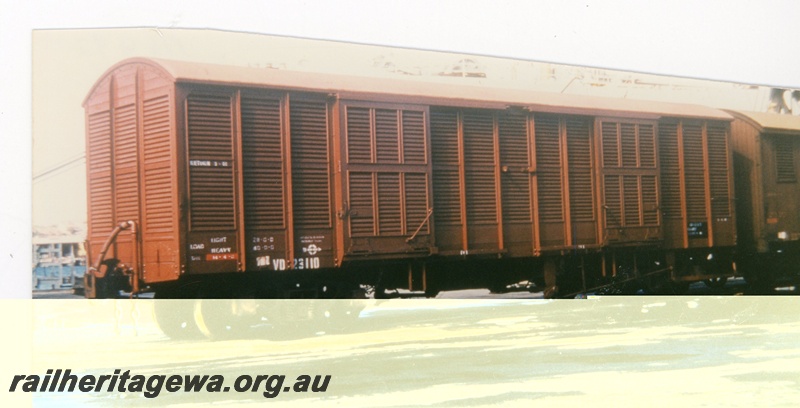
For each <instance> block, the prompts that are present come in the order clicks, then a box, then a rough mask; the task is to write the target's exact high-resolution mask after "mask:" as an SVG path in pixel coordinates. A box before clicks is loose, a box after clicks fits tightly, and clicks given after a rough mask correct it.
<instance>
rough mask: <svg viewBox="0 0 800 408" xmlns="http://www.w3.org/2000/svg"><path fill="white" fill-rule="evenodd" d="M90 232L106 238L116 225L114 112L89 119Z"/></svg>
mask: <svg viewBox="0 0 800 408" xmlns="http://www.w3.org/2000/svg"><path fill="white" fill-rule="evenodd" d="M88 127H89V129H88V134H89V136H88V139H89V140H88V150H89V152H88V153H89V157H90V159H91V160H89V161H88V166H89V181H88V184H89V194H90V196H89V210H90V211H91V214H92V216H91V218H90V220H89V228H90V234H91V235H94V236H97V237H102V238H100V239H101V240H104V239H105V238H106V237H107V236H108V233H109V232H111V230H112V228H113V226H114V219H113V212H112V209H113V208H114V206H113V189H112V186H111V156H112V155H111V112H109V111H104V112H97V113H94V114H91V115H89V119H88Z"/></svg>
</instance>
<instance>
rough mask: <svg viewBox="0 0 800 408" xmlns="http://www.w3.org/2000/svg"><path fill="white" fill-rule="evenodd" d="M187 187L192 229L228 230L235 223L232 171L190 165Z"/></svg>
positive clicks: (233, 226) (234, 225)
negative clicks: (188, 188) (189, 180)
mask: <svg viewBox="0 0 800 408" xmlns="http://www.w3.org/2000/svg"><path fill="white" fill-rule="evenodd" d="M190 189H191V192H192V200H191V206H190V211H191V223H192V224H191V228H192V231H218V230H232V229H234V228H235V227H236V223H235V218H234V200H233V194H234V190H233V172H232V171H231V169H230V168H228V169H225V170H222V171H220V170H219V169H216V168H213V167H194V168H192V171H191V183H190Z"/></svg>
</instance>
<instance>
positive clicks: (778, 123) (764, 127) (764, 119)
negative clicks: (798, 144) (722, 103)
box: [728, 111, 800, 133]
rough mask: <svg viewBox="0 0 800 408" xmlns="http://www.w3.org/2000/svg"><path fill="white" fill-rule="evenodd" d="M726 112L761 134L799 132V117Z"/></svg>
mask: <svg viewBox="0 0 800 408" xmlns="http://www.w3.org/2000/svg"><path fill="white" fill-rule="evenodd" d="M728 112H730V113H731V114H732V115H733V116H734V117H736V118H739V119H742V120H744V121H746V122H749V123H750V124H751V125H753V126H754V127H755V128H757V129H758V130H759V131H761V132H789V133H797V132H800V116H793V115H779V114H777V113H764V112H744V111H728Z"/></svg>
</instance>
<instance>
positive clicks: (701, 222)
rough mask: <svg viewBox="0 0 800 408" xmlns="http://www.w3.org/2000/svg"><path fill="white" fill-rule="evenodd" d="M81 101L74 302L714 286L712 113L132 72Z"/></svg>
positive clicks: (717, 165) (716, 138) (143, 67)
mask: <svg viewBox="0 0 800 408" xmlns="http://www.w3.org/2000/svg"><path fill="white" fill-rule="evenodd" d="M84 106H85V109H86V129H87V139H86V140H87V171H88V203H89V209H88V211H89V218H88V219H89V225H88V227H89V233H88V245H87V248H88V249H89V251H90V256H92V259H94V260H96V261H95V262H94V264H93V267H92V268H91V269H90V273H88V274H87V278H86V280H87V291H86V293H87V296H89V297H104V296H109V295H113V294H114V293H117V292H118V291H119V290H120V289H128V290H131V291H133V293H138V292H140V291H144V290H154V291H156V294H157V296H160V297H349V296H352V295H353V294H358V293H359V290H360V288H363V287H370V288H375V294H376V296H381V295H384V294H386V290H387V289H392V288H403V289H409V290H412V291H420V292H425V293H427V294H429V295H430V294H433V293H436V291H438V290H443V289H454V288H467V287H491V288H493V289H495V290H503V288H505V287H506V285H509V284H511V283H514V282H519V281H520V280H530V281H534V282H537V285H538V286H540V287H542V286H544V287H546V288H547V291H546V293H547V295H548V296H551V295H552V296H555V295H558V294H561V295H568V294H570V293H571V292H577V291H585V290H588V289H591V288H596V287H598V286H603V285H605V284H607V283H608V282H610V281H613V280H614V279H615V278H619V277H631V278H636V279H638V278H648V280H651V281H653V282H655V281H659V280H661V281H671V282H689V281H692V280H712V281H713V280H717V281H719V280H720V279H724V278H725V277H727V276H729V275H730V274H732V273H733V268H732V266H731V265H732V262H733V261H732V251H733V247H734V245H735V240H736V232H735V229H734V226H735V214H734V210H735V208H734V206H733V205H732V203H733V194H734V189H733V185H732V172H731V161H732V159H731V157H732V156H731V148H730V128H729V126H730V120H731V116H730V115H729V114H727V113H725V112H722V111H719V110H716V109H711V108H706V107H701V106H690V105H676V104H666V103H656V102H643V101H631V100H624V99H602V98H590V97H583V96H569V95H562V94H547V93H537V92H531V91H524V90H516V89H495V88H486V87H475V86H463V85H457V84H455V83H452V84H442V83H425V82H419V81H401V80H389V79H379V78H368V77H346V76H336V75H324V74H311V73H298V72H286V71H281V70H272V69H255V68H242V67H228V66H220V65H212V64H197V63H188V62H177V61H164V60H150V59H130V60H126V61H122V62H120V63H119V64H117V65H115V66H114V67H112V68H110V69H109V70H108V71H107V72H106V73H105V74H104V75H103V76H102V77H101V78H100V79H99V80H98V82H97V83H96V84H95V86H94V87H93V88H92V90H91V91H90V93H89V95H88V96H87V98H86V100H85V102H84Z"/></svg>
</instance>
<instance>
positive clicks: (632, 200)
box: [622, 176, 642, 226]
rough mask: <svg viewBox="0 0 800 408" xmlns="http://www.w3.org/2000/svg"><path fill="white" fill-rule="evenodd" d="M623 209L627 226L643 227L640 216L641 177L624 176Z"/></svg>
mask: <svg viewBox="0 0 800 408" xmlns="http://www.w3.org/2000/svg"><path fill="white" fill-rule="evenodd" d="M622 185H623V192H624V194H623V197H624V201H623V207H624V213H625V217H623V218H624V220H625V225H626V226H636V225H641V224H642V222H641V217H640V214H639V210H640V208H639V177H637V176H623V177H622Z"/></svg>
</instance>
